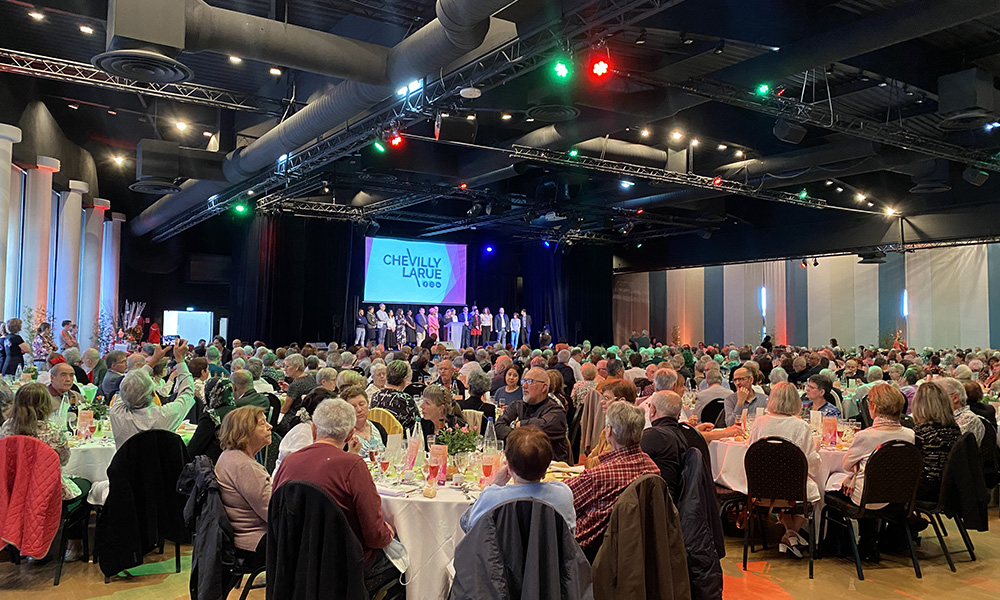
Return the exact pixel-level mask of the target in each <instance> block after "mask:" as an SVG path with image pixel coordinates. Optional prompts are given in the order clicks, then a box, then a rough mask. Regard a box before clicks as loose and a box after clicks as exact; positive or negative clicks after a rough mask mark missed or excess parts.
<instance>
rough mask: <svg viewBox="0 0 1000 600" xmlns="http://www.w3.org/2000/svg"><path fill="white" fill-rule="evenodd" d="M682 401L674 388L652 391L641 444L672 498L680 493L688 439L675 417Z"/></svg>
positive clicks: (647, 405)
mask: <svg viewBox="0 0 1000 600" xmlns="http://www.w3.org/2000/svg"><path fill="white" fill-rule="evenodd" d="M682 405H683V401H682V400H681V397H680V396H679V395H677V394H676V393H674V392H655V393H654V394H653V395H652V396H650V397H649V400H647V401H646V414H647V415H648V416H649V422H650V423H652V426H651V427H649V428H648V429H646V430H645V431H644V432H643V433H642V441H641V442H640V444H639V445H640V447H641V448H642V451H643V452H645V453H646V454H648V455H649V457H650V458H651V459H653V462H654V463H656V466H657V467H659V469H660V476H661V477H663V479H664V481H666V482H667V487H668V488H669V489H670V496H671V497H672V498H679V497H680V493H681V468H682V466H683V464H684V453H685V452H687V449H688V443H687V441H686V439H685V438H684V433H683V432H682V431H681V426H680V423H679V422H678V420H677V418H678V417H679V416H680V414H681V407H682Z"/></svg>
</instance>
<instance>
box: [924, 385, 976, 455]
mask: <svg viewBox="0 0 1000 600" xmlns="http://www.w3.org/2000/svg"><path fill="white" fill-rule="evenodd" d="M936 382H937V384H938V385H940V386H941V387H942V388H943V389H944V391H945V393H947V394H948V398H950V399H951V406H952V408H953V409H954V410H955V422H956V423H958V427H959V428H960V429H961V430H962V433H969V432H972V435H974V436H975V437H976V444H982V443H983V436H984V435H986V426H985V425H984V424H983V421H982V417H980V416H979V415H977V414H976V413H974V412H972V409H971V408H969V404H968V402H969V397H968V394H967V392H966V391H965V386H964V385H962V382H961V381H959V380H957V379H955V378H954V377H942V378H941V379H938V380H936Z"/></svg>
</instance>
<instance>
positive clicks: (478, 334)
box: [469, 306, 483, 348]
mask: <svg viewBox="0 0 1000 600" xmlns="http://www.w3.org/2000/svg"><path fill="white" fill-rule="evenodd" d="M469 334H470V335H471V338H472V346H473V347H474V348H478V347H479V346H481V345H482V343H483V318H482V316H481V315H480V314H479V308H477V307H476V306H473V307H472V324H471V325H470V326H469Z"/></svg>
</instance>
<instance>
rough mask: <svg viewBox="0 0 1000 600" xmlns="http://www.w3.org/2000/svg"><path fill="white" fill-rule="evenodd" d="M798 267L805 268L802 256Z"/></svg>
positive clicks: (804, 260)
mask: <svg viewBox="0 0 1000 600" xmlns="http://www.w3.org/2000/svg"><path fill="white" fill-rule="evenodd" d="M799 267H801V268H803V269H804V268H806V259H804V258H803V259H802V262H800V263H799Z"/></svg>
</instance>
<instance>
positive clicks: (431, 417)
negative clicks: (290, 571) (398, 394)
mask: <svg viewBox="0 0 1000 600" xmlns="http://www.w3.org/2000/svg"><path fill="white" fill-rule="evenodd" d="M420 413H421V415H422V417H421V419H420V426H421V428H422V429H423V434H424V441H425V443H426V440H427V436H429V435H437V432H438V431H440V430H441V429H442V428H444V427H462V426H464V425H466V423H465V417H464V416H463V415H462V408H461V407H460V406H459V405H458V403H457V402H455V401H454V400H453V399H452V397H451V393H450V392H449V391H448V390H447V389H445V388H444V386H441V385H437V384H431V385H429V386H427V388H426V389H424V393H423V395H422V396H421V402H420ZM428 450H430V448H428Z"/></svg>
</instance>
